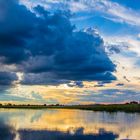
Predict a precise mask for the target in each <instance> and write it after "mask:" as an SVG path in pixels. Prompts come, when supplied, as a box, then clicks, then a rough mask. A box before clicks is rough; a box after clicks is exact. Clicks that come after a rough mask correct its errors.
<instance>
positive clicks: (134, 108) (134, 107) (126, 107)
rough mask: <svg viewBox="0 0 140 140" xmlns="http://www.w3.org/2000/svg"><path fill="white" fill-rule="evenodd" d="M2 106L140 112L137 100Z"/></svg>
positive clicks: (0, 106)
mask: <svg viewBox="0 0 140 140" xmlns="http://www.w3.org/2000/svg"><path fill="white" fill-rule="evenodd" d="M0 108H9V109H10V108H14V109H49V108H51V109H81V110H92V111H106V112H117V111H121V112H140V104H138V103H137V102H130V103H126V104H109V105H104V104H92V105H59V104H56V105H46V104H44V105H30V104H27V105H14V104H5V105H2V104H0Z"/></svg>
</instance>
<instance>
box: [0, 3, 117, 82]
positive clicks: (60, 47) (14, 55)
mask: <svg viewBox="0 0 140 140" xmlns="http://www.w3.org/2000/svg"><path fill="white" fill-rule="evenodd" d="M6 2H7V1H6ZM6 2H5V0H2V1H1V4H2V5H3V6H2V7H3V9H2V10H1V11H2V13H3V15H2V17H1V18H0V24H1V26H0V57H1V58H3V59H2V60H3V63H5V64H16V66H17V68H18V70H20V71H22V72H24V77H23V81H22V82H21V83H23V84H27V83H28V84H47V83H51V84H53V83H54V84H55V83H63V82H66V81H71V80H72V81H93V80H97V81H112V80H115V79H116V77H115V76H113V75H112V72H114V71H115V68H116V66H115V65H114V64H113V63H112V61H111V60H110V59H109V57H108V56H107V54H106V52H105V49H104V41H103V39H102V38H101V37H100V36H99V34H96V33H95V32H94V31H93V30H92V29H91V28H90V29H88V30H85V31H76V29H75V27H74V26H73V25H72V24H71V23H70V20H69V18H70V17H69V16H70V14H68V12H66V13H65V12H56V13H53V14H52V13H49V12H47V11H46V10H45V9H43V8H42V7H41V6H37V7H35V8H34V9H33V11H34V12H31V11H29V10H27V8H26V7H25V6H23V5H20V4H19V3H18V1H16V0H9V1H8V3H6ZM62 81H63V82H62Z"/></svg>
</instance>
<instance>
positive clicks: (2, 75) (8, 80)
mask: <svg viewBox="0 0 140 140" xmlns="http://www.w3.org/2000/svg"><path fill="white" fill-rule="evenodd" d="M16 80H18V77H17V75H16V74H15V73H12V72H0V85H12V83H13V82H14V81H16Z"/></svg>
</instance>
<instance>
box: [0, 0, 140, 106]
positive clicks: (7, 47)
mask: <svg viewBox="0 0 140 140" xmlns="http://www.w3.org/2000/svg"><path fill="white" fill-rule="evenodd" d="M139 17H140V1H139V0H7V1H5V0H1V1H0V102H2V103H7V102H11V103H18V104H19V103H32V104H44V103H46V104H56V103H59V104H92V103H124V102H129V101H132V100H136V101H140V86H139V85H140V19H139Z"/></svg>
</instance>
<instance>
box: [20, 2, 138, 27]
mask: <svg viewBox="0 0 140 140" xmlns="http://www.w3.org/2000/svg"><path fill="white" fill-rule="evenodd" d="M21 2H23V3H24V4H26V5H28V6H29V7H30V6H33V5H35V4H40V5H43V6H44V7H46V8H49V9H50V7H53V8H54V5H55V7H57V8H59V9H63V10H64V9H67V8H69V9H70V10H71V11H73V12H80V11H88V12H93V14H94V12H95V11H96V12H99V13H100V14H101V16H103V17H104V18H106V19H109V20H111V21H114V22H119V23H127V24H130V25H135V26H140V19H139V18H138V17H140V13H139V12H138V11H136V10H132V9H131V8H129V7H125V6H122V5H120V4H119V3H116V2H112V1H110V0H77V1H75V0H54V1H50V0H45V1H44V0H41V1H38V0H36V1H35V2H34V1H32V0H30V1H27V0H21Z"/></svg>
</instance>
